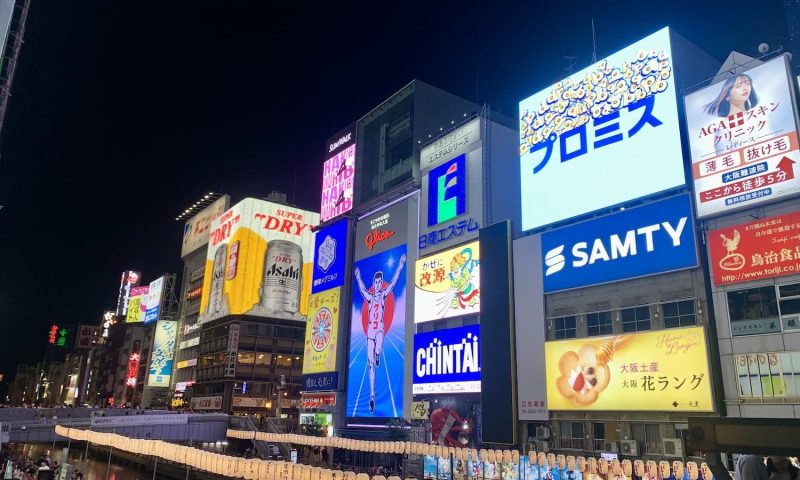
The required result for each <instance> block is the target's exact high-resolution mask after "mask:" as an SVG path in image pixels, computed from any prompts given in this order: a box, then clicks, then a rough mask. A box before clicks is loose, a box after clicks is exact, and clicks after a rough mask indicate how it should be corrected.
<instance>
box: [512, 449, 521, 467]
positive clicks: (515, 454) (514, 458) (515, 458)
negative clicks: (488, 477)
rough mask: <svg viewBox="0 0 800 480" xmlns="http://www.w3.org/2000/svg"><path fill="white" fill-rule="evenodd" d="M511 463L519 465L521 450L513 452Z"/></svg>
mask: <svg viewBox="0 0 800 480" xmlns="http://www.w3.org/2000/svg"><path fill="white" fill-rule="evenodd" d="M511 461H512V462H514V463H516V464H517V465H519V450H512V451H511Z"/></svg>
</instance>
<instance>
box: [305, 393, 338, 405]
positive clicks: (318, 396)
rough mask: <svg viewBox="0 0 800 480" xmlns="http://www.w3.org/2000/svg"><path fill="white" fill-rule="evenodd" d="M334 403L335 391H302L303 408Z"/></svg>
mask: <svg viewBox="0 0 800 480" xmlns="http://www.w3.org/2000/svg"><path fill="white" fill-rule="evenodd" d="M334 405H336V394H335V393H312V394H308V393H304V394H303V408H319V407H332V406H334Z"/></svg>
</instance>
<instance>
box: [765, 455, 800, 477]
mask: <svg viewBox="0 0 800 480" xmlns="http://www.w3.org/2000/svg"><path fill="white" fill-rule="evenodd" d="M767 471H768V472H769V480H797V476H798V473H799V472H800V469H798V468H797V467H795V466H794V465H792V462H791V461H790V460H789V457H783V456H774V455H773V456H771V457H769V458H767Z"/></svg>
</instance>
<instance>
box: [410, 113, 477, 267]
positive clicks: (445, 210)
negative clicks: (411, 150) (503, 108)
mask: <svg viewBox="0 0 800 480" xmlns="http://www.w3.org/2000/svg"><path fill="white" fill-rule="evenodd" d="M482 152H483V149H482V143H481V119H480V118H475V119H473V120H470V121H469V122H467V123H466V124H464V125H462V126H460V127H458V128H456V129H455V130H453V131H452V132H450V133H448V134H447V135H445V136H443V137H442V138H439V139H437V140H436V141H435V142H433V143H431V144H429V145H426V146H424V147H422V149H421V150H420V168H421V170H422V185H421V190H420V194H421V195H420V212H419V242H418V246H419V250H420V251H423V250H425V249H429V250H435V249H438V248H442V247H448V246H453V245H455V244H458V243H462V242H464V241H465V240H470V239H474V238H476V237H477V236H478V229H479V228H480V222H481V220H482V218H483V195H482V192H483V154H482Z"/></svg>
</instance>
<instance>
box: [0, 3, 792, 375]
mask: <svg viewBox="0 0 800 480" xmlns="http://www.w3.org/2000/svg"><path fill="white" fill-rule="evenodd" d="M334 3H338V2H319V5H316V4H312V3H308V2H295V3H294V4H293V6H287V4H286V2H263V1H251V2H244V1H233V2H222V1H220V2H217V3H210V2H205V1H193V2H177V1H176V2H116V1H111V2H109V1H93V2H92V1H90V2H78V3H75V2H67V1H63V0H56V1H45V0H33V2H32V6H31V10H30V15H29V17H28V24H27V33H26V36H25V44H24V46H23V48H22V52H21V57H20V59H19V64H18V69H17V76H16V78H15V80H14V85H13V89H12V95H13V97H12V98H11V102H10V107H9V111H8V116H7V118H6V125H5V130H4V131H3V132H2V133H3V134H2V146H1V148H0V154H2V157H1V158H0V204H2V205H3V206H4V208H3V209H2V210H0V340H2V344H0V373H7V374H9V373H11V372H12V371H13V370H14V369H15V368H16V364H17V363H20V362H34V361H36V360H37V359H38V358H39V357H40V356H41V354H42V352H43V350H44V346H45V343H46V330H47V327H48V325H50V324H51V323H59V322H62V323H65V324H66V323H99V321H100V317H101V313H102V311H103V310H104V309H107V308H112V307H113V305H114V302H115V300H116V290H117V288H118V282H119V273H120V272H121V271H122V270H124V269H127V268H131V269H137V270H140V271H142V272H143V273H144V280H145V281H147V282H149V281H150V280H152V279H154V278H155V277H156V276H157V275H158V274H160V273H163V272H166V271H177V270H178V269H179V265H180V262H179V258H178V257H179V254H180V237H181V229H182V223H180V224H179V223H177V222H175V221H174V218H175V217H176V215H177V214H178V213H179V212H180V211H182V210H183V209H185V208H186V207H188V206H190V205H191V204H192V203H194V202H195V201H196V200H197V199H198V198H199V197H200V196H201V195H202V194H203V193H206V192H208V191H210V190H214V191H222V192H227V193H230V194H231V195H232V197H233V199H234V200H235V201H236V200H239V199H241V198H242V197H243V196H248V195H249V196H264V195H266V194H267V193H268V192H269V191H270V190H272V189H278V190H282V191H285V192H287V193H289V194H290V197H291V192H292V189H293V179H294V175H295V173H297V184H296V194H295V198H294V201H295V203H297V204H298V205H299V206H301V207H304V208H307V209H312V210H318V203H319V185H320V184H321V165H322V160H323V158H322V157H323V148H324V144H325V139H326V138H327V137H328V136H329V135H331V134H333V133H335V132H336V131H338V130H339V129H340V128H342V127H344V126H345V125H346V124H347V123H348V122H350V121H352V120H355V119H357V118H358V117H360V116H361V115H363V114H365V113H366V112H367V111H369V110H370V109H371V108H372V107H374V106H376V105H377V104H378V103H379V102H380V101H382V100H383V99H385V98H386V97H388V96H389V95H391V94H392V93H394V92H395V91H397V90H398V89H399V88H400V87H401V86H403V85H404V84H406V83H407V82H408V81H410V80H411V79H413V78H419V79H421V80H424V81H426V82H428V83H431V84H433V85H435V86H438V87H440V88H443V89H445V90H448V91H450V92H452V93H455V94H457V95H460V96H462V97H465V98H467V99H470V100H475V99H476V96H477V100H478V101H479V102H481V103H483V102H488V103H489V104H491V105H492V107H493V108H494V109H495V110H500V111H501V112H503V113H505V114H507V115H509V116H512V117H513V116H515V115H516V108H517V102H518V101H519V100H520V99H522V98H524V97H526V96H528V95H530V94H532V93H535V92H536V91H538V90H541V89H543V88H545V87H546V86H547V85H548V84H550V83H552V82H553V81H555V80H558V79H559V78H561V77H563V76H565V75H566V72H565V67H566V65H567V63H566V61H565V60H564V58H563V57H564V56H565V55H570V56H576V57H578V59H577V64H578V66H579V67H584V66H586V65H588V64H589V63H590V60H591V45H592V43H591V38H592V37H591V27H590V25H591V23H590V19H591V18H594V19H595V25H596V27H597V48H598V57H602V56H605V55H607V54H609V53H612V52H613V51H615V50H617V49H619V48H621V47H623V46H625V45H626V44H628V43H630V42H632V41H635V40H637V39H638V38H641V37H644V36H646V35H647V34H649V33H652V32H653V31H655V30H657V29H659V28H661V27H663V26H666V25H669V26H671V27H673V28H674V29H675V30H676V31H677V32H678V33H680V34H682V35H683V36H685V37H686V38H687V39H688V40H690V41H691V42H693V43H695V44H696V45H698V46H699V47H700V48H702V49H704V50H705V51H707V52H708V53H709V54H711V55H712V56H714V57H715V58H717V59H718V60H719V61H722V60H724V58H725V57H726V55H727V53H728V52H729V51H730V50H733V49H735V50H737V51H740V52H742V53H745V54H750V55H755V54H756V46H757V45H758V44H759V43H760V42H768V43H769V44H770V46H771V47H772V48H777V47H778V46H780V45H784V46H786V47H788V39H787V33H786V30H787V28H786V21H785V16H784V11H783V8H782V5H781V2H780V1H778V0H771V1H767V2H752V1H746V2H744V1H739V0H728V1H701V2H698V1H696V0H693V1H685V0H676V1H669V2H633V1H625V2H611V3H608V2H595V1H588V0H577V1H573V2H534V1H528V2H485V1H484V2H464V1H462V2H438V1H429V2H425V3H420V4H414V3H402V2H401V3H396V2H395V3H391V2H390V3H386V2H373V4H371V5H369V6H358V5H355V4H351V3H347V4H343V5H335V4H334ZM545 3H547V4H549V5H550V6H544V4H545ZM612 3H613V4H614V8H611V7H610V5H611V4H612ZM276 5H277V6H276ZM384 5H385V6H384ZM388 6H391V7H390V9H388V10H387V9H386V8H387V7H388ZM567 6H568V7H569V8H565V7H567Z"/></svg>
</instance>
